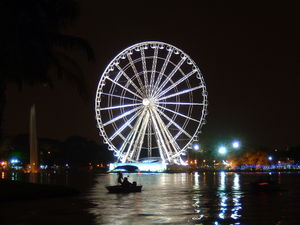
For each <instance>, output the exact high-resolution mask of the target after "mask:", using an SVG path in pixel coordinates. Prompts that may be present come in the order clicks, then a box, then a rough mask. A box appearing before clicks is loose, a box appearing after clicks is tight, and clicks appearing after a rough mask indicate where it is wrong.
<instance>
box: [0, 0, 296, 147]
mask: <svg viewBox="0 0 300 225" xmlns="http://www.w3.org/2000/svg"><path fill="white" fill-rule="evenodd" d="M102 2H104V1H99V0H98V1H96V0H90V1H84V0H81V1H80V6H81V15H80V18H78V20H77V21H75V22H74V24H73V25H72V27H70V28H69V29H68V30H66V31H65V32H66V33H69V34H73V35H78V36H81V37H83V38H85V39H87V40H88V41H89V42H90V44H91V46H92V48H93V49H94V51H95V54H96V59H95V61H92V62H88V61H87V60H86V58H85V57H84V56H82V55H80V54H78V53H76V54H75V53H74V55H73V56H74V57H75V58H76V59H77V60H78V62H79V63H80V65H81V67H82V69H83V71H84V73H85V78H86V81H87V85H88V89H89V94H90V96H89V98H90V101H89V102H85V101H84V100H83V99H82V98H81V97H80V96H79V94H78V93H77V91H76V88H74V87H72V86H71V85H70V84H68V83H67V81H65V80H57V81H56V83H55V88H54V89H50V88H48V87H43V86H35V87H28V86H25V87H24V88H23V90H22V91H19V90H18V87H17V86H16V85H10V86H9V87H8V92H7V106H6V110H5V115H4V130H3V132H4V134H6V135H15V134H20V133H26V132H28V127H29V111H30V106H31V104H33V103H35V104H36V111H37V126H38V136H39V137H44V138H46V137H47V138H55V139H60V140H64V139H66V138H68V137H69V136H73V135H79V136H83V137H86V138H88V139H91V140H96V141H97V142H98V143H101V137H99V136H98V129H97V128H96V120H95V112H94V97H95V92H96V87H97V83H98V80H99V79H100V76H101V74H102V72H103V70H104V68H105V67H106V65H107V64H108V63H109V62H110V60H111V59H112V58H113V57H114V56H115V55H116V54H118V53H119V52H120V51H121V50H123V49H124V48H126V47H127V46H129V45H131V44H134V43H137V42H141V41H147V40H157V41H163V42H167V43H169V44H172V45H175V46H176V47H178V48H180V49H182V50H183V51H184V52H186V53H187V54H189V55H190V56H191V58H192V59H193V60H194V61H195V62H196V64H197V65H198V66H199V68H200V69H201V71H202V73H203V75H204V79H205V81H206V84H207V90H208V100H209V106H208V111H209V115H208V117H207V124H206V125H205V126H204V128H203V133H202V135H201V136H200V138H202V140H203V141H208V140H210V141H211V140H215V141H217V140H218V139H219V138H222V137H234V138H240V139H241V140H242V141H243V142H245V143H248V144H251V145H253V146H266V147H270V148H285V147H287V146H293V145H299V144H300V135H299V129H300V119H299V115H300V105H299V104H300V103H299V97H300V94H299V91H300V90H299V88H298V87H299V85H300V78H299V75H300V69H299V64H300V58H299V51H300V48H299V46H300V45H299V40H300V35H299V34H300V30H299V22H300V20H299V16H298V15H297V14H299V13H298V11H297V10H298V7H297V6H295V5H281V4H283V3H284V2H283V1H282V2H281V4H277V5H274V4H275V3H274V2H273V3H272V5H268V4H266V3H265V4H264V5H262V4H254V3H253V2H250V3H251V4H250V3H249V4H245V3H244V1H240V2H242V3H239V4H236V3H227V1H224V2H223V3H222V2H221V1H220V2H219V3H214V4H211V5H205V4H199V3H197V4H195V3H194V2H192V1H176V2H175V1H173V3H172V4H170V5H168V4H163V1H158V2H155V1H151V3H148V4H145V3H143V4H141V2H142V1H139V4H138V2H137V3H136V4H135V3H134V2H132V3H130V4H129V2H130V1H122V2H123V3H118V2H113V1H111V3H110V4H108V3H105V4H104V3H102ZM195 2H200V1H195ZM225 2H226V3H225Z"/></svg>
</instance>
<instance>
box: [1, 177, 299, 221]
mask: <svg viewBox="0 0 300 225" xmlns="http://www.w3.org/2000/svg"><path fill="white" fill-rule="evenodd" d="M14 179H16V178H14ZM17 179H23V180H25V179H28V180H29V179H30V178H29V177H18V178H17ZM129 179H130V180H131V181H133V180H135V181H137V183H138V184H142V185H143V191H142V192H141V193H130V194H108V193H107V191H106V189H105V188H104V187H105V185H112V184H115V183H116V175H112V174H91V173H84V174H81V173H76V174H69V175H63V176H59V175H56V176H54V175H51V176H44V175H43V176H39V177H35V178H31V180H32V181H33V182H40V183H54V184H58V183H59V184H67V185H70V186H74V187H77V188H78V189H80V190H81V191H82V194H81V195H80V196H77V197H72V198H58V199H48V200H38V201H29V202H11V203H7V204H8V205H6V206H3V205H2V206H1V208H0V212H1V216H0V223H1V221H2V224H32V225H36V224H46V225H47V224H86V225H89V224H106V225H108V224H110V225H111V224H115V225H130V224H138V225H148V224H149V225H150V224H170V225H171V224H182V225H184V224H197V225H200V224H202V225H205V224H214V225H219V224H234V225H238V224H245V225H247V224H255V225H264V224H274V225H283V224H289V225H297V224H300V221H299V215H300V212H299V209H300V191H299V190H300V174H299V173H270V174H269V173H231V172H230V173H225V172H218V173H208V172H206V173H205V172H203V173H194V174H187V173H178V174H130V176H129ZM270 179H271V180H274V181H277V182H278V183H280V187H281V188H282V191H275V192H268V191H266V192H254V191H252V190H251V189H249V187H248V186H249V185H248V184H247V183H248V182H251V181H256V180H270ZM9 216H10V218H11V219H10V220H9V219H8V217H9Z"/></svg>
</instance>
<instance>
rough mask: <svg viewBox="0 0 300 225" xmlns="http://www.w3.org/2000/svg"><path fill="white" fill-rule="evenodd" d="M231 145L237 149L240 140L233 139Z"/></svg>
mask: <svg viewBox="0 0 300 225" xmlns="http://www.w3.org/2000/svg"><path fill="white" fill-rule="evenodd" d="M232 147H233V148H234V149H238V148H239V147H240V142H239V141H234V142H232Z"/></svg>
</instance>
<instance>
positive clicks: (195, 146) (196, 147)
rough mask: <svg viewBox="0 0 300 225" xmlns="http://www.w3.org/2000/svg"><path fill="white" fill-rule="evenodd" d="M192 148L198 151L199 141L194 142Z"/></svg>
mask: <svg viewBox="0 0 300 225" xmlns="http://www.w3.org/2000/svg"><path fill="white" fill-rule="evenodd" d="M192 148H193V149H194V150H195V151H198V150H199V149H200V145H199V143H194V144H193V146H192Z"/></svg>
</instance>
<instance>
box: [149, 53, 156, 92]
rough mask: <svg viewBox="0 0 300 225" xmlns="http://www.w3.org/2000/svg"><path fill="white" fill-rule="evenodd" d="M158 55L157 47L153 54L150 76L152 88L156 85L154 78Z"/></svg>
mask: <svg viewBox="0 0 300 225" xmlns="http://www.w3.org/2000/svg"><path fill="white" fill-rule="evenodd" d="M157 55H158V48H155V49H154V55H153V61H152V69H151V76H150V87H151V88H152V87H153V86H154V78H155V71H156V65H157ZM150 92H152V90H150ZM150 94H151V93H150Z"/></svg>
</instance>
